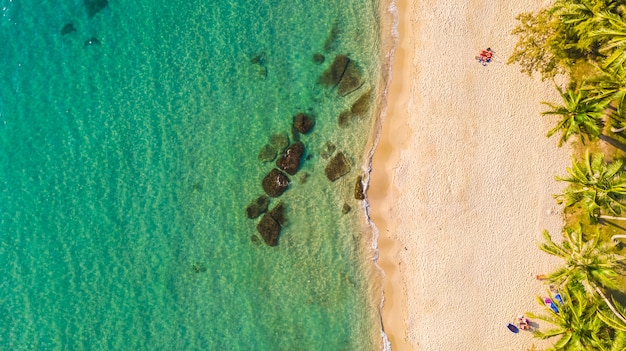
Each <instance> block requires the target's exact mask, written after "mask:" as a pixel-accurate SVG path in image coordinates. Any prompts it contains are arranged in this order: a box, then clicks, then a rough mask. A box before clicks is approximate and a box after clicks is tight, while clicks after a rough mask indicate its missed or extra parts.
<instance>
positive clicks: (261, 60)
mask: <svg viewBox="0 0 626 351" xmlns="http://www.w3.org/2000/svg"><path fill="white" fill-rule="evenodd" d="M250 63H252V64H253V65H261V66H265V51H261V52H260V53H258V54H256V55H253V56H252V57H251V58H250Z"/></svg>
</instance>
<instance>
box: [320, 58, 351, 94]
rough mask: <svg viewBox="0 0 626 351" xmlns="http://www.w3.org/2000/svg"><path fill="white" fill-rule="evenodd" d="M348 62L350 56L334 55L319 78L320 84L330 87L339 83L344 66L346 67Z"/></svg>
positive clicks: (344, 69)
mask: <svg viewBox="0 0 626 351" xmlns="http://www.w3.org/2000/svg"><path fill="white" fill-rule="evenodd" d="M348 63H350V58H349V57H348V56H346V55H337V56H335V59H334V60H333V63H331V64H330V67H328V68H327V69H326V70H325V71H324V73H322V76H321V77H320V78H319V82H320V84H322V85H325V86H331V87H334V86H336V85H337V84H339V82H340V81H341V78H342V77H343V74H344V72H345V71H346V68H347V67H348Z"/></svg>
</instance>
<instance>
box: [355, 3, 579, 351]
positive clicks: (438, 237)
mask: <svg viewBox="0 0 626 351" xmlns="http://www.w3.org/2000/svg"><path fill="white" fill-rule="evenodd" d="M427 2H428V4H425V3H419V4H407V2H406V1H405V0H397V2H396V3H395V6H396V7H397V11H398V13H397V17H398V18H397V20H398V25H397V29H398V33H399V38H398V44H397V47H396V48H395V55H394V59H393V66H392V67H393V69H392V72H391V74H390V77H389V79H391V82H390V84H389V91H388V94H387V97H386V99H387V100H386V108H387V111H386V113H385V115H383V116H382V118H381V120H382V129H380V130H379V131H378V132H379V133H380V134H379V139H378V143H377V145H375V150H374V151H373V157H372V158H371V172H370V175H369V183H368V185H367V201H368V203H369V216H370V221H371V222H372V224H371V225H372V228H373V230H374V232H375V235H374V240H376V234H378V238H377V239H378V243H377V244H378V246H377V250H378V251H377V252H378V255H379V256H378V258H377V259H375V261H376V263H377V265H378V266H379V267H380V268H381V270H382V271H383V306H382V312H381V318H382V326H383V331H384V333H386V335H387V338H388V339H389V341H390V343H391V349H392V350H393V351H396V350H430V349H451V350H452V349H460V348H465V349H467V348H469V349H474V348H475V349H492V350H510V349H516V350H517V349H519V350H522V349H525V348H528V347H530V346H531V345H533V344H534V345H537V346H545V345H549V342H541V341H539V340H536V339H533V338H532V336H531V335H530V334H529V333H520V335H515V334H511V333H510V332H508V331H506V328H505V326H506V324H507V323H508V322H510V321H513V319H514V318H515V317H516V316H517V315H519V314H522V313H525V312H527V311H533V312H536V311H538V310H540V306H539V305H537V303H536V301H535V296H537V295H540V294H542V293H545V287H544V286H543V284H542V283H541V282H538V281H536V280H535V275H536V274H540V273H545V272H546V271H550V270H551V269H552V268H554V267H555V266H556V264H557V261H556V260H555V259H554V258H552V257H550V256H549V255H546V254H544V253H542V252H541V251H540V250H539V249H538V248H537V247H536V245H535V242H537V241H539V240H540V238H541V231H542V230H543V229H548V230H549V231H550V232H551V233H552V234H558V233H559V232H560V230H561V229H562V227H563V219H562V215H561V213H562V209H561V207H559V206H558V205H557V204H556V203H555V201H554V200H553V199H552V197H551V194H553V193H557V192H558V191H559V190H560V188H561V187H562V186H561V184H557V182H556V181H554V179H553V177H554V176H555V175H557V174H560V173H562V172H563V171H564V170H565V167H566V166H567V164H568V162H569V159H570V153H569V150H568V147H563V148H560V149H559V148H557V146H556V143H557V141H556V139H555V138H552V139H547V138H546V137H545V133H546V132H547V130H549V129H550V127H551V125H552V123H553V121H552V120H550V119H549V118H546V117H542V116H541V115H540V112H541V111H542V110H543V106H542V105H541V104H540V101H543V100H547V101H558V96H557V95H556V94H555V92H554V89H553V87H552V85H551V84H550V83H547V82H541V81H539V80H538V79H537V78H536V77H535V78H530V77H528V76H526V75H524V74H523V73H521V72H519V67H517V66H510V65H506V64H505V63H504V61H506V59H507V58H508V55H509V54H510V52H511V51H512V48H513V46H514V44H515V41H516V40H515V38H513V37H512V36H511V35H510V34H509V33H510V31H511V29H512V28H513V27H514V26H515V24H516V21H515V15H516V14H518V13H521V12H524V11H531V10H535V9H537V8H539V7H540V6H541V1H538V0H534V1H532V2H531V3H530V4H521V5H520V4H509V3H504V2H501V3H498V4H495V5H498V6H488V4H483V3H471V4H453V3H449V4H448V3H443V2H436V1H427ZM492 5H493V4H492ZM390 6H394V4H393V3H392V4H390ZM385 15H387V13H386V12H385V13H383V16H385ZM418 15H419V16H418ZM485 28H487V29H489V30H484V29H485ZM383 35H384V34H383ZM488 46H491V47H493V49H494V50H495V51H496V52H497V54H496V60H494V62H492V63H491V64H489V65H488V66H487V67H481V66H480V65H479V64H478V63H477V62H475V61H474V60H473V57H474V55H476V53H477V50H479V49H481V48H482V49H484V47H488ZM438 52H444V53H445V55H441V56H437V57H436V60H433V57H432V53H438ZM384 104H385V103H384ZM383 111H384V108H383ZM503 121H506V123H503ZM520 166H521V167H520ZM374 246H375V247H376V243H374ZM520 258H522V259H521V260H520ZM459 292H462V293H459ZM494 298H496V300H494ZM494 302H495V303H494ZM459 321H472V323H471V325H466V324H465V323H463V324H459ZM458 326H462V327H461V328H458Z"/></svg>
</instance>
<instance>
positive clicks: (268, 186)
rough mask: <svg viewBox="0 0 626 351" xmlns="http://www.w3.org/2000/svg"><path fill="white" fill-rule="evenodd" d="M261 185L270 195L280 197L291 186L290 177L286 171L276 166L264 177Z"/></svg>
mask: <svg viewBox="0 0 626 351" xmlns="http://www.w3.org/2000/svg"><path fill="white" fill-rule="evenodd" d="M261 185H262V186H263V190H264V191H265V193H266V194H267V195H268V196H270V197H279V196H280V195H282V194H283V193H284V192H285V191H286V190H287V188H288V187H289V178H288V177H287V176H286V175H285V173H283V172H281V171H279V170H277V169H276V168H274V169H272V170H271V171H270V172H269V173H268V174H267V175H266V176H265V178H263V182H262V184H261Z"/></svg>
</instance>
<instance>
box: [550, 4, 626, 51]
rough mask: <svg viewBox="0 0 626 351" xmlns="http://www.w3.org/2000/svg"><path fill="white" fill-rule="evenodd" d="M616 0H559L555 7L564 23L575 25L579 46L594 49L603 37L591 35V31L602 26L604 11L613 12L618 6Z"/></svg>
mask: <svg viewBox="0 0 626 351" xmlns="http://www.w3.org/2000/svg"><path fill="white" fill-rule="evenodd" d="M618 6H619V5H618V1H615V0H579V1H571V0H560V1H559V0H557V1H556V2H555V3H554V8H555V9H556V11H557V14H558V15H559V18H560V19H561V20H562V22H563V24H565V25H567V26H568V27H569V26H571V27H573V29H574V31H575V32H576V33H577V34H578V37H579V40H578V43H577V46H578V47H579V48H580V49H583V50H592V49H594V47H595V46H597V41H598V40H601V39H602V38H594V37H590V36H589V33H593V32H594V31H596V30H598V29H600V28H602V26H603V22H604V21H605V20H604V18H602V17H601V16H599V15H600V14H602V13H609V14H613V13H616V11H617V8H618Z"/></svg>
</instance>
